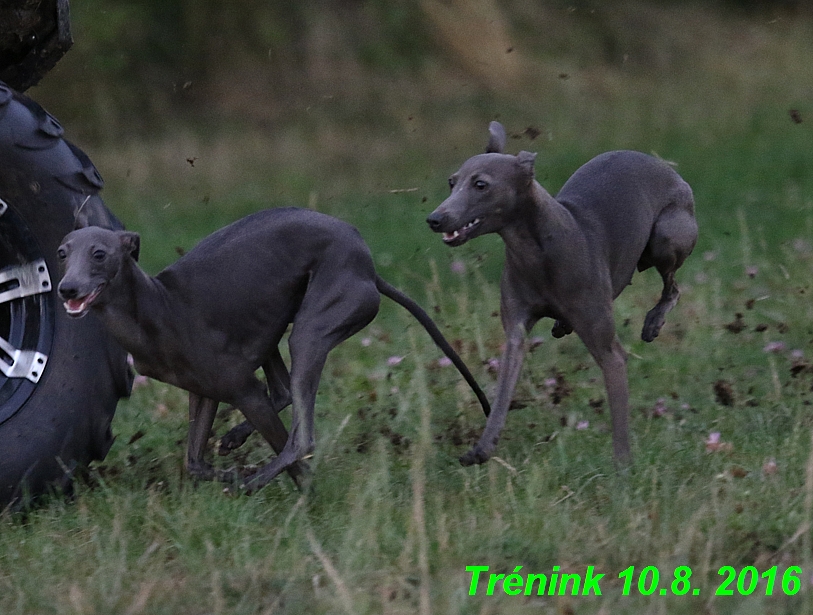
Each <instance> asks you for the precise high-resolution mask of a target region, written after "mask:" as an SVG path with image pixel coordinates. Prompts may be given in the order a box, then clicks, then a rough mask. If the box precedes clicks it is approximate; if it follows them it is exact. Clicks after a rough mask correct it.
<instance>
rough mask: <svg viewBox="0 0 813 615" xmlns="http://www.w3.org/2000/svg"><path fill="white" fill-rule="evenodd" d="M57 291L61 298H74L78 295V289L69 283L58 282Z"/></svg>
mask: <svg viewBox="0 0 813 615" xmlns="http://www.w3.org/2000/svg"><path fill="white" fill-rule="evenodd" d="M57 292H59V296H60V297H62V298H63V299H76V297H78V296H79V290H78V289H76V288H75V287H73V286H71V285H69V284H60V285H59V287H58V288H57Z"/></svg>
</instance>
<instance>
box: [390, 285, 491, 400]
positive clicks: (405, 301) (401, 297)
mask: <svg viewBox="0 0 813 615" xmlns="http://www.w3.org/2000/svg"><path fill="white" fill-rule="evenodd" d="M375 286H376V288H378V292H380V293H381V294H382V295H384V296H385V297H388V298H389V299H392V300H393V301H395V303H397V304H399V305H402V306H403V307H405V308H406V309H407V311H408V312H409V313H410V314H412V315H413V316H414V317H415V318H416V320H417V321H418V322H419V323H421V325H423V328H424V329H426V332H427V333H429V337H431V338H432V341H434V342H435V344H437V345H438V348H440V349H441V350H442V351H443V354H445V355H446V356H447V357H449V359H450V360H451V361H452V363H453V364H454V366H455V367H456V368H457V369H458V371H459V372H460V374H461V375H462V376H463V378H464V379H465V380H466V382H468V383H469V386H470V387H471V390H472V391H474V394H475V395H476V396H477V399H478V400H479V401H480V405H481V406H482V407H483V412H484V413H485V415H486V416H488V415H489V413H490V412H491V406H490V405H489V403H488V398H487V397H486V394H485V393H483V390H482V389H481V388H480V385H478V384H477V381H476V380H475V379H474V376H472V375H471V372H470V371H469V368H468V367H466V364H465V363H463V359H461V358H460V356H459V355H458V354H457V353H456V352H455V350H454V348H452V345H451V344H449V342H447V341H446V338H445V337H443V333H441V332H440V329H438V326H437V325H436V324H435V321H433V320H432V318H431V317H430V316H429V314H427V313H426V311H425V310H424V309H423V308H422V307H421V306H420V305H418V304H417V303H415V302H414V301H413V300H412V299H410V298H409V297H408V296H407V295H405V294H404V293H402V292H401V291H400V290H398V289H397V288H395V287H394V286H393V285H392V284H390V283H389V282H387V281H386V280H384V279H382V278H381V276H378V275H376V276H375Z"/></svg>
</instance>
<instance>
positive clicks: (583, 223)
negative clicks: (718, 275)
mask: <svg viewBox="0 0 813 615" xmlns="http://www.w3.org/2000/svg"><path fill="white" fill-rule="evenodd" d="M489 132H490V139H489V143H488V146H487V148H486V153H485V154H480V155H477V156H473V157H472V158H469V159H468V160H467V161H466V162H465V163H464V164H463V166H462V167H460V170H459V171H457V173H455V174H454V175H452V176H451V178H450V179H449V185H450V186H451V195H450V196H449V198H447V199H446V200H445V201H444V202H443V203H441V204H440V206H439V207H438V208H437V209H436V210H435V211H434V212H432V213H431V214H430V215H429V217H428V218H427V222H428V223H429V226H430V227H431V229H432V230H433V231H435V232H439V233H443V241H444V242H445V243H446V244H448V245H450V246H459V245H461V244H463V243H465V242H466V241H468V240H469V239H472V238H474V237H477V236H479V235H483V234H485V233H498V234H499V235H500V236H501V237H502V239H503V242H504V243H505V265H504V269H503V273H502V281H501V283H500V291H501V297H500V312H501V314H500V315H501V319H502V325H503V329H504V331H505V335H506V346H505V352H504V354H503V357H502V360H501V363H500V372H499V376H498V380H497V393H496V398H495V400H494V405H493V411H492V412H491V414H490V415H489V416H488V419H487V422H486V428H485V431H484V432H483V434H482V436H481V437H480V440H479V442H478V443H477V444H476V445H475V446H474V447H473V448H472V449H471V450H469V451H468V452H467V453H466V454H465V455H463V456H462V457H461V458H460V461H461V463H462V464H463V465H470V464H473V463H483V462H485V461H487V460H488V458H489V457H490V456H491V454H492V453H493V452H494V449H495V447H496V445H497V440H498V438H499V435H500V431H501V430H502V428H503V425H504V424H505V418H506V414H507V412H508V407H509V404H510V403H511V397H512V395H513V393H514V388H515V386H516V383H517V379H518V377H519V373H520V369H521V367H522V361H523V358H524V355H525V338H526V335H527V334H528V333H529V332H530V330H531V328H532V327H533V326H534V324H535V323H536V322H537V321H538V320H539V319H541V318H544V317H550V318H554V319H555V321H556V322H555V324H554V326H553V330H552V334H553V336H554V337H557V338H558V337H562V336H563V335H566V334H568V333H571V332H572V331H575V332H576V333H577V334H578V336H579V337H580V338H581V340H582V341H583V342H584V344H585V346H587V349H588V350H589V351H590V354H591V355H592V356H593V358H594V359H595V360H596V362H597V363H598V365H599V367H600V368H601V371H602V374H603V376H604V384H605V387H606V389H607V396H608V398H609V404H610V414H611V418H612V433H613V453H614V457H615V459H616V461H617V462H620V463H622V464H623V463H626V462H629V461H630V460H631V452H630V443H629V426H628V415H629V410H628V401H629V393H628V385H627V368H626V353H625V351H624V349H623V347H622V345H621V342H620V341H619V339H618V337H617V335H616V333H615V324H614V321H613V300H614V299H615V298H616V297H617V296H618V295H619V294H620V293H621V291H622V290H624V288H625V287H626V286H627V285H628V284H630V281H631V279H632V275H633V273H634V272H635V269H636V267H637V269H638V271H643V270H645V269H649V268H650V267H655V269H657V271H658V273H660V275H661V277H662V278H663V293H662V295H661V298H660V300H659V301H658V303H657V304H656V305H655V307H654V308H652V309H651V310H650V311H649V313H648V314H647V315H646V320H645V322H644V327H643V331H642V334H641V337H642V338H643V340H644V341H647V342H651V341H652V340H653V339H655V337H657V335H658V333H659V332H660V330H661V327H662V326H663V324H664V319H665V316H666V314H667V313H668V312H669V311H670V310H671V309H672V308H673V307H674V306H675V304H676V303H677V300H678V296H679V294H680V293H679V292H678V288H677V285H676V284H675V271H677V269H678V268H679V267H680V266H681V265H682V264H683V261H684V260H685V259H686V257H687V256H689V254H690V253H691V251H692V249H693V248H694V245H695V242H696V240H697V223H696V221H695V218H694V199H693V196H692V190H691V188H690V187H689V185H688V184H687V183H686V182H685V181H683V179H681V177H680V176H679V175H678V174H677V173H676V172H675V171H674V170H673V169H672V168H670V167H669V166H668V165H667V164H666V163H664V162H663V161H661V160H658V159H656V158H653V157H651V156H647V155H646V154H641V153H639V152H632V151H615V152H607V153H605V154H601V155H599V156H597V157H595V158H593V159H592V160H590V161H589V162H587V163H586V164H585V165H584V166H582V167H581V168H579V169H578V170H577V171H576V172H575V173H574V174H573V176H572V177H571V178H570V179H569V180H568V181H567V182H566V183H565V185H564V186H562V189H561V190H560V191H559V194H557V195H556V198H553V197H552V196H551V195H550V194H548V193H547V192H546V191H545V189H544V188H542V186H541V185H539V183H538V182H537V181H536V180H535V179H534V159H535V157H536V154H532V153H529V152H520V153H519V154H518V155H516V156H512V155H508V154H504V153H502V152H503V150H504V148H505V142H506V134H505V129H504V128H503V127H502V125H500V124H499V123H498V122H492V123H491V125H490V126H489Z"/></svg>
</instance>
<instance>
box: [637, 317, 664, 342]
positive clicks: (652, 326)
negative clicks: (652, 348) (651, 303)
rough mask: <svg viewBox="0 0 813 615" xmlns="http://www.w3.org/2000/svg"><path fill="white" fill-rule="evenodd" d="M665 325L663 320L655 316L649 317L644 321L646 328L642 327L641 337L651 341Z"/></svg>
mask: <svg viewBox="0 0 813 615" xmlns="http://www.w3.org/2000/svg"><path fill="white" fill-rule="evenodd" d="M662 326H663V321H661V322H657V321H656V320H655V319H654V318H653V319H649V318H647V319H646V321H645V322H644V328H643V329H641V339H642V340H644V341H645V342H651V341H652V340H654V339H655V338H656V337H658V334H659V333H660V332H661V327H662Z"/></svg>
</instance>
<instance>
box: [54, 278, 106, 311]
mask: <svg viewBox="0 0 813 615" xmlns="http://www.w3.org/2000/svg"><path fill="white" fill-rule="evenodd" d="M103 288H104V284H100V285H99V286H97V287H96V290H94V291H93V292H92V293H90V294H88V295H85V296H84V297H79V298H78V299H66V300H65V301H64V302H63V304H62V305H64V306H65V311H66V312H67V313H68V316H73V317H74V318H81V317H82V316H84V315H85V314H87V313H88V310H89V309H90V306H91V304H92V303H93V302H94V301H95V300H96V297H98V296H99V293H100V292H102V289H103Z"/></svg>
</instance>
